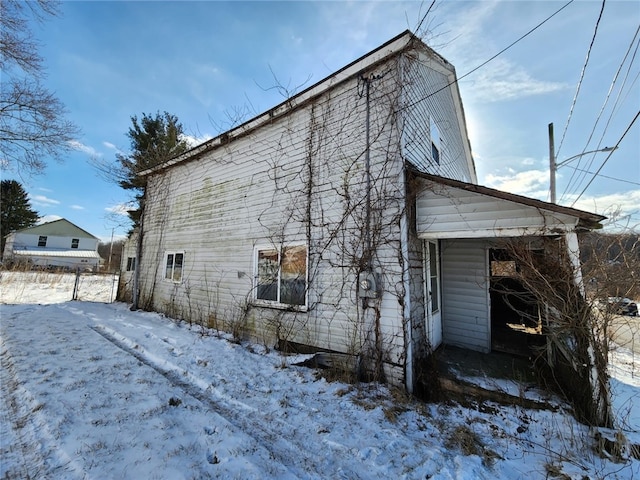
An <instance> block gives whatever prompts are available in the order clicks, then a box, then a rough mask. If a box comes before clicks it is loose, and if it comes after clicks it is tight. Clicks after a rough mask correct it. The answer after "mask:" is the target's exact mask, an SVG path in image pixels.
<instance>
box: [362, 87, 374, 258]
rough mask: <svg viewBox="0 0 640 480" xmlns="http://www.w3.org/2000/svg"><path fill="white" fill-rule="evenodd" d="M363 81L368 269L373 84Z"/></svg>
mask: <svg viewBox="0 0 640 480" xmlns="http://www.w3.org/2000/svg"><path fill="white" fill-rule="evenodd" d="M363 81H364V84H365V88H366V127H365V129H366V135H365V138H366V142H367V143H366V146H365V152H364V171H365V176H366V178H365V182H366V183H365V188H366V192H365V202H366V205H365V233H364V235H365V249H366V252H367V269H368V270H371V268H372V262H371V156H370V150H371V148H370V141H371V140H370V137H371V127H370V111H371V107H370V105H369V98H370V97H369V87H370V85H371V78H364V77H363Z"/></svg>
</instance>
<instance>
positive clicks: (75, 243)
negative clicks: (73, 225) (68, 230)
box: [71, 238, 80, 248]
mask: <svg viewBox="0 0 640 480" xmlns="http://www.w3.org/2000/svg"><path fill="white" fill-rule="evenodd" d="M78 245H80V239H79V238H72V239H71V248H78Z"/></svg>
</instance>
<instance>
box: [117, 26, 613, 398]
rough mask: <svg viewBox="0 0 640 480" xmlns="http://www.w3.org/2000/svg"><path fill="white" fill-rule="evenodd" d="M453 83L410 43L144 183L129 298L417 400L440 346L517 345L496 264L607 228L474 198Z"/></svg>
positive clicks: (444, 68) (530, 206)
mask: <svg viewBox="0 0 640 480" xmlns="http://www.w3.org/2000/svg"><path fill="white" fill-rule="evenodd" d="M456 81H457V80H456V74H455V69H454V67H453V66H452V65H451V64H449V63H448V62H447V61H446V60H445V59H443V58H442V57H440V56H439V55H438V54H437V53H436V52H434V51H433V50H431V49H430V48H429V47H427V46H426V45H425V44H424V43H423V42H422V41H421V40H420V39H418V38H417V37H415V36H414V35H412V34H411V33H410V32H404V33H403V34H401V35H399V36H397V37H396V38H394V39H392V40H390V41H389V42H387V43H385V44H384V45H382V46H380V47H379V48H377V49H376V50H374V51H372V52H370V53H369V54H367V55H365V56H363V57H362V58H360V59H358V60H356V61H355V62H353V63H351V64H350V65H347V66H346V67H344V68H343V69H341V70H339V71H337V72H335V73H334V74H332V75H330V76H329V77H327V78H326V79H324V80H322V81H320V82H319V83H317V84H315V85H313V86H311V87H309V88H307V89H306V90H304V91H303V92H301V93H299V94H297V95H295V96H294V97H291V98H289V99H287V100H286V101H285V102H283V103H282V104H280V105H278V106H276V107H275V108H273V109H272V110H270V111H268V112H266V113H264V114H262V115H259V116H257V117H255V118H253V119H251V120H249V121H248V122H246V123H244V124H242V125H240V126H238V127H236V128H234V129H232V130H230V131H228V132H225V133H223V134H222V135H220V136H218V137H216V138H214V139H212V140H210V141H208V142H205V143H203V144H202V145H200V146H197V147H195V148H194V149H192V150H190V151H188V152H186V153H184V154H182V155H180V156H178V157H176V158H174V159H173V160H171V161H169V162H168V163H166V164H164V165H162V166H160V167H157V168H155V169H152V170H149V171H147V172H143V173H142V174H143V175H145V176H146V177H147V179H148V186H147V197H146V202H145V205H146V207H145V212H144V221H143V222H142V224H143V228H142V229H141V230H140V231H139V232H138V234H139V235H141V237H142V238H141V239H140V245H141V248H140V249H139V250H138V259H137V260H138V261H137V264H136V265H135V269H136V270H135V272H130V273H129V274H128V275H126V276H123V277H122V281H123V282H127V283H126V284H121V288H120V298H123V299H125V298H131V293H132V291H131V289H132V288H133V286H134V285H136V284H137V287H138V288H137V290H136V291H135V292H134V293H135V295H134V297H136V296H137V302H138V306H140V307H142V308H146V309H152V310H156V311H161V312H164V313H166V314H168V315H170V316H173V317H176V318H183V319H186V320H188V321H190V322H198V323H202V324H204V325H207V326H209V327H214V328H220V329H223V330H227V331H230V332H234V333H236V334H238V335H248V336H251V337H252V338H254V339H257V340H260V341H263V342H265V343H266V344H268V345H270V346H271V345H276V346H280V347H287V348H300V349H302V348H304V349H316V350H323V351H329V352H338V353H342V354H345V355H349V356H350V357H351V358H353V359H354V367H355V368H357V370H358V371H359V373H361V374H363V375H368V376H373V377H374V378H378V379H384V380H387V381H390V382H392V383H396V384H403V385H405V386H406V387H407V388H408V389H409V390H410V391H412V390H413V389H414V388H416V386H417V385H418V384H419V383H420V382H421V381H423V380H424V375H423V372H422V370H423V368H424V367H425V364H426V362H425V359H426V358H427V357H428V356H429V355H430V354H431V352H433V351H434V350H435V349H436V348H437V347H438V346H439V345H440V344H441V343H443V342H446V343H451V344H454V345H458V346H462V347H465V348H470V349H474V350H479V351H483V352H488V351H491V350H492V349H494V348H500V345H501V344H504V343H506V344H508V343H509V341H506V342H498V341H497V338H496V336H495V335H494V333H496V332H497V331H498V330H500V329H501V328H502V327H503V326H505V325H507V324H508V323H509V322H510V321H511V319H510V318H504V317H502V316H500V315H499V314H498V313H496V312H497V311H496V312H494V311H493V310H492V305H493V306H495V305H497V304H498V303H499V302H500V299H499V298H498V296H497V295H496V296H495V298H494V300H493V302H492V297H491V295H492V293H491V285H492V284H491V274H490V267H491V261H492V258H493V259H494V261H496V262H497V261H498V260H500V257H499V254H498V253H493V254H492V252H494V251H495V252H498V251H499V250H500V242H501V241H503V240H509V239H512V238H527V239H530V240H531V244H532V245H534V244H535V241H536V239H539V238H541V237H544V236H553V237H554V238H559V239H560V240H561V241H562V242H566V245H567V246H568V247H570V248H569V251H570V254H571V255H572V258H577V257H576V255H577V253H578V252H577V240H576V232H577V231H578V230H580V229H583V228H592V227H594V226H597V223H598V221H599V220H601V219H602V217H599V216H596V215H592V214H589V213H586V212H580V211H577V210H573V209H568V208H564V207H558V206H556V205H552V204H548V203H545V202H539V201H534V200H532V199H527V198H525V197H519V196H516V195H509V194H505V193H504V192H497V191H495V190H491V189H486V188H483V187H478V186H477V185H475V183H476V182H477V177H476V172H475V166H474V162H473V158H472V155H471V148H470V144H469V141H468V137H467V130H466V124H465V118H464V111H463V107H462V101H461V99H460V95H459V91H458V88H457V83H456ZM137 242H138V239H137V238H136V239H132V240H131V241H130V242H129V245H128V247H127V248H126V251H128V252H129V253H128V254H127V255H123V262H124V259H125V258H129V259H131V258H134V257H135V255H134V254H133V253H132V252H135V251H136V247H135V246H136V244H137ZM492 255H493V257H492ZM505 261H508V259H507V260H505ZM127 265H129V263H128V264H127ZM505 265H506V264H505ZM505 268H506V267H505ZM122 270H123V271H124V270H126V266H125V265H124V264H123V266H122ZM135 275H137V279H138V282H137V283H136V282H134V281H133V279H135V278H136V277H135ZM494 321H495V322H497V323H496V324H495V325H494Z"/></svg>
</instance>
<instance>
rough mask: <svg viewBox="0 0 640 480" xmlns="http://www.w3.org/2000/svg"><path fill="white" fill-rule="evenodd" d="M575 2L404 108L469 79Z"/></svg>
mask: <svg viewBox="0 0 640 480" xmlns="http://www.w3.org/2000/svg"><path fill="white" fill-rule="evenodd" d="M574 1H575V0H569V1H568V2H567V3H565V4H564V5H563V6H562V7H560V8H559V9H558V10H556V11H555V12H553V13H552V14H551V15H549V16H548V17H547V18H545V19H544V20H543V21H542V22H540V23H538V24H537V25H536V26H535V27H533V28H532V29H531V30H529V31H528V32H527V33H525V34H524V35H522V36H521V37H519V38H518V39H517V40H515V41H514V42H512V43H510V44H509V45H507V46H506V47H505V48H503V49H502V50H500V51H499V52H498V53H496V54H495V55H493V56H492V57H491V58H489V59H488V60H485V61H484V62H482V63H481V64H480V65H478V66H477V67H475V68H472V69H471V70H469V71H468V72H467V73H465V74H464V75H462V76H460V77H458V78H456V79H455V80H454V81H452V82H449V83H447V84H445V85H444V86H443V87H440V88H439V89H437V90H436V91H435V92H432V93H430V94H429V95H425V96H424V97H422V98H419V99H418V100H416V101H415V102H413V103H411V104H409V105H406V106H405V107H404V108H411V107H413V106H415V105H417V104H419V103H421V102H423V101H425V100H427V99H428V98H431V97H433V96H434V95H436V94H437V93H440V92H441V91H443V90H446V89H447V88H449V87H450V86H452V85H454V84H456V83H459V82H460V80H462V79H463V78H466V77H468V76H469V75H471V74H472V73H474V72H475V71H477V70H479V69H481V68H482V67H484V66H485V65H486V64H488V63H489V62H491V61H492V60H495V59H496V58H497V57H499V56H500V55H502V54H503V53H504V52H506V51H507V50H509V49H510V48H511V47H513V46H514V45H515V44H517V43H519V42H520V41H521V40H523V39H525V38H526V37H528V36H529V35H531V34H532V33H533V32H535V31H536V30H537V29H538V28H540V27H541V26H542V25H544V24H545V23H547V22H548V21H549V20H551V19H552V18H553V17H555V16H556V15H557V14H558V13H560V12H561V11H562V10H564V9H565V8H567V7H568V6H569V5H571V4H572V3H573V2H574Z"/></svg>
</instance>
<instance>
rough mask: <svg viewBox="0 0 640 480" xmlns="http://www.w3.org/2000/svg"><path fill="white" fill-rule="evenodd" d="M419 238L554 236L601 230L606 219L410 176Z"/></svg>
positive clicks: (456, 183) (422, 175) (464, 185)
mask: <svg viewBox="0 0 640 480" xmlns="http://www.w3.org/2000/svg"><path fill="white" fill-rule="evenodd" d="M412 174H413V177H414V179H415V181H416V184H415V185H416V187H417V189H418V190H417V195H416V229H417V234H418V237H419V238H423V239H453V238H499V237H519V236H553V235H563V234H566V233H569V232H576V231H580V230H595V229H600V228H602V225H601V223H600V222H601V221H602V220H604V219H605V218H606V217H603V216H601V215H597V214H595V213H590V212H584V211H582V210H577V209H574V208H569V207H563V206H561V205H556V204H553V203H548V202H543V201H541V200H536V199H533V198H529V197H525V196H522V195H515V194H512V193H507V192H502V191H500V190H495V189H492V188H488V187H483V186H480V185H475V184H472V183H466V182H461V181H458V180H451V179H449V178H445V177H439V176H436V175H429V174H425V173H422V172H416V171H412Z"/></svg>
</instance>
